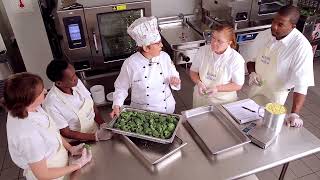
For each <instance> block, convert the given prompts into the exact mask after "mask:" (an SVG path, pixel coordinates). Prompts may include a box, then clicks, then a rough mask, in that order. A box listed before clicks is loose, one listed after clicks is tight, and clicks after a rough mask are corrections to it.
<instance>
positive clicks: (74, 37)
mask: <svg viewBox="0 0 320 180" xmlns="http://www.w3.org/2000/svg"><path fill="white" fill-rule="evenodd" d="M63 24H64V28H65V32H66V35H67V39H68V44H69V48H70V49H76V48H82V47H85V46H86V40H85V38H84V32H83V25H82V21H81V16H73V17H65V18H63Z"/></svg>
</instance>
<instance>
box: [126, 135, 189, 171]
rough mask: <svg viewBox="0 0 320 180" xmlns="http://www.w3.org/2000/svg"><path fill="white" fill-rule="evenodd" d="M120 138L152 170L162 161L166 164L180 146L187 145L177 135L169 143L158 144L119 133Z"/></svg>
mask: <svg viewBox="0 0 320 180" xmlns="http://www.w3.org/2000/svg"><path fill="white" fill-rule="evenodd" d="M120 138H121V139H122V140H123V141H124V143H125V144H126V145H127V147H128V148H129V150H130V151H131V152H132V153H133V154H134V155H135V156H136V157H137V158H138V159H139V160H140V161H141V162H142V163H143V164H144V165H145V166H147V168H149V169H150V170H152V171H154V170H155V168H156V167H158V165H160V164H162V163H165V164H168V163H166V162H167V160H168V161H169V160H170V158H171V157H173V156H174V155H175V154H177V153H178V151H180V150H181V148H182V147H184V146H185V145H187V143H186V142H183V141H182V140H181V139H180V138H179V137H177V136H175V138H174V140H173V142H172V143H170V144H159V143H155V142H150V141H146V140H142V139H138V138H134V137H127V136H124V135H120ZM170 162H171V161H170Z"/></svg>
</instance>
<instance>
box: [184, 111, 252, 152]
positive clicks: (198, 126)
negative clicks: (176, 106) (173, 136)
mask: <svg viewBox="0 0 320 180" xmlns="http://www.w3.org/2000/svg"><path fill="white" fill-rule="evenodd" d="M182 115H183V118H185V119H186V121H187V122H188V123H189V124H190V126H191V127H192V129H193V130H194V131H195V132H196V134H197V135H198V136H199V137H200V138H201V140H202V141H203V143H204V144H205V146H206V147H207V148H208V150H209V151H210V152H211V153H212V154H214V155H215V154H219V153H222V152H225V151H228V150H231V149H235V148H238V147H241V146H242V145H244V144H246V143H249V142H250V139H249V138H248V137H247V136H246V135H245V134H244V133H243V132H242V131H241V130H240V129H239V128H238V127H237V126H236V125H235V124H234V122H233V120H232V119H230V118H228V117H227V116H225V115H224V114H223V113H222V112H221V111H220V110H219V109H218V108H217V107H216V106H204V107H199V108H195V109H191V110H187V111H183V112H182Z"/></svg>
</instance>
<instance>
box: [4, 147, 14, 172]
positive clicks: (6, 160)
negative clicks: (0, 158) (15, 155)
mask: <svg viewBox="0 0 320 180" xmlns="http://www.w3.org/2000/svg"><path fill="white" fill-rule="evenodd" d="M12 167H17V166H16V165H15V164H14V162H13V161H12V160H11V156H10V153H9V151H6V155H5V158H4V162H3V165H2V169H7V168H12Z"/></svg>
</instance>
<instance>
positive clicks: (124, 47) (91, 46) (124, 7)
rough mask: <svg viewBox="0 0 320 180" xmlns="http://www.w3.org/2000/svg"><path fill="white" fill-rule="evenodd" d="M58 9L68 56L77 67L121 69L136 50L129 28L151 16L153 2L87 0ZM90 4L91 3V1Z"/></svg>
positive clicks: (65, 51)
mask: <svg viewBox="0 0 320 180" xmlns="http://www.w3.org/2000/svg"><path fill="white" fill-rule="evenodd" d="M78 3H79V4H77V5H76V6H73V7H72V8H71V9H69V8H62V7H60V8H58V10H57V20H58V24H59V30H58V32H59V34H61V35H62V37H63V38H62V40H61V41H62V42H61V46H62V49H63V53H64V56H65V58H67V59H68V60H69V61H70V62H71V63H73V64H74V65H75V67H76V69H78V70H80V69H106V68H107V69H118V68H119V67H120V66H121V64H122V62H123V60H124V59H126V58H127V57H129V56H130V55H131V54H133V53H134V52H135V51H136V44H135V42H134V40H133V39H131V37H130V36H129V35H128V34H127V27H128V26H129V25H130V24H131V23H132V22H133V21H134V20H136V19H138V18H140V17H142V16H150V15H151V1H150V0H148V1H136V0H126V1H119V0H118V2H117V1H112V0H103V1H102V0H100V1H99V0H93V1H84V0H83V4H82V3H81V2H79V1H78ZM88 3H90V4H88Z"/></svg>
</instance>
